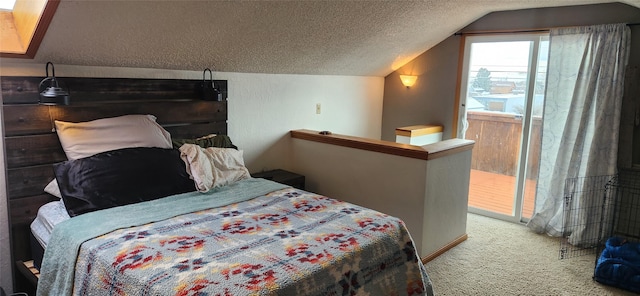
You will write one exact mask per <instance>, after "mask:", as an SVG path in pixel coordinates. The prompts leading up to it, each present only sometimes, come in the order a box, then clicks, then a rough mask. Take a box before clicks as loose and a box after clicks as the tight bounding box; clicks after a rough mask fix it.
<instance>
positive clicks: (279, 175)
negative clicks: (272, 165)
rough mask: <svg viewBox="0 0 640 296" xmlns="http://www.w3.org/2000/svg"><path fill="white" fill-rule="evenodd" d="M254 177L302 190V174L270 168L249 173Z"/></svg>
mask: <svg viewBox="0 0 640 296" xmlns="http://www.w3.org/2000/svg"><path fill="white" fill-rule="evenodd" d="M251 176H252V177H254V178H263V179H267V180H271V181H274V182H278V183H282V184H285V185H289V186H293V187H295V188H298V189H302V190H304V176H303V175H300V174H296V173H293V172H289V171H285V170H280V169H277V170H271V171H264V172H259V173H254V174H251Z"/></svg>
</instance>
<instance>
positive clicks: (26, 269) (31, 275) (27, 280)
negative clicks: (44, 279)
mask: <svg viewBox="0 0 640 296" xmlns="http://www.w3.org/2000/svg"><path fill="white" fill-rule="evenodd" d="M16 267H17V270H18V271H19V272H20V275H21V276H19V278H16V283H17V289H18V290H21V292H20V293H17V292H16V293H13V294H9V295H8V296H18V295H35V294H36V287H37V286H38V279H39V278H40V271H39V270H38V269H37V268H35V266H34V265H33V260H29V261H16ZM14 292H15V291H14Z"/></svg>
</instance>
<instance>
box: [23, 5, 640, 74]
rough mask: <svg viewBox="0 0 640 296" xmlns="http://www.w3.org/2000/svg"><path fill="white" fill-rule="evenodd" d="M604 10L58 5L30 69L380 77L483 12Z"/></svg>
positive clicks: (431, 6) (487, 7)
mask: <svg viewBox="0 0 640 296" xmlns="http://www.w3.org/2000/svg"><path fill="white" fill-rule="evenodd" d="M604 2H612V1H598V0H555V1H550V0H535V1H533V0H424V1H309V0H307V1H188V0H184V1H88V0H82V1H78V0H62V2H61V3H60V6H59V7H58V10H57V12H56V14H55V16H54V18H53V21H52V22H51V25H50V27H49V30H48V32H47V33H46V35H45V38H44V40H43V42H42V44H41V46H40V49H39V51H38V53H37V55H36V58H35V60H36V62H43V63H44V62H47V61H52V62H54V63H57V64H68V65H90V66H112V67H135V68H158V69H180V70H202V69H204V68H207V67H209V68H212V69H213V70H214V71H221V72H242V73H276V74H327V75H362V76H386V75H387V74H389V73H391V72H392V71H394V70H395V69H397V68H399V67H400V66H402V65H404V64H405V63H406V62H408V61H410V60H411V59H413V58H414V57H416V56H417V55H419V54H421V53H422V52H424V51H426V50H428V49H429V48H431V47H432V46H434V45H436V44H438V43H439V42H440V41H442V40H444V39H445V38H447V37H449V36H451V35H452V34H453V33H455V32H456V31H458V30H460V29H461V28H463V27H464V26H466V25H468V24H469V23H471V22H473V21H475V20H477V19H478V18H480V17H482V16H484V15H486V14H487V13H490V12H493V11H502V10H515V9H524V8H533V7H549V6H567V5H580V4H592V3H604ZM620 2H623V3H627V4H630V5H634V6H636V7H640V0H627V1H620Z"/></svg>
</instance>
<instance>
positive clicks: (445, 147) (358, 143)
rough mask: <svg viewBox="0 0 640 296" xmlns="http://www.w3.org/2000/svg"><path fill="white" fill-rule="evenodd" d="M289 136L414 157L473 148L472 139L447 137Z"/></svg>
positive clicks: (306, 133) (295, 132)
mask: <svg viewBox="0 0 640 296" xmlns="http://www.w3.org/2000/svg"><path fill="white" fill-rule="evenodd" d="M291 137H292V138H296V139H302V140H307V141H314V142H320V143H325V144H331V145H338V146H344V147H350V148H355V149H362V150H368V151H374V152H379V153H385V154H391V155H398V156H404V157H410V158H416V159H423V160H431V159H435V158H438V157H443V156H447V155H451V154H456V153H459V152H462V151H467V150H471V149H473V145H474V144H475V142H474V141H472V140H465V139H449V140H443V141H440V142H436V143H433V144H429V145H425V146H414V145H409V144H402V143H396V142H389V141H382V140H374V139H368V138H361V137H354V136H346V135H340V134H333V133H330V134H321V133H320V131H314V130H307V129H300V130H292V131H291Z"/></svg>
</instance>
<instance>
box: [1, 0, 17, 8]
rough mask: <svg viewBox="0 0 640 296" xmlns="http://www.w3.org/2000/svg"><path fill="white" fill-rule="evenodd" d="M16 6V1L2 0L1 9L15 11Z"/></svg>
mask: <svg viewBox="0 0 640 296" xmlns="http://www.w3.org/2000/svg"><path fill="white" fill-rule="evenodd" d="M14 5H16V0H0V9H2V10H10V11H11V10H13V6H14Z"/></svg>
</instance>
